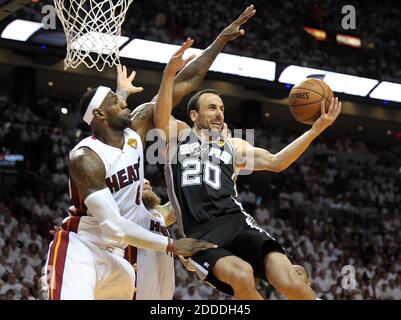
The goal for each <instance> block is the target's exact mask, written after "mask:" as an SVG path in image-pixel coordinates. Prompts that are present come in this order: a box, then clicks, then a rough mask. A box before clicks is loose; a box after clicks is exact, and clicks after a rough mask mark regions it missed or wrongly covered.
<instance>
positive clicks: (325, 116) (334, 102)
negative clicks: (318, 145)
mask: <svg viewBox="0 0 401 320" xmlns="http://www.w3.org/2000/svg"><path fill="white" fill-rule="evenodd" d="M324 104H325V103H324V101H322V103H321V115H320V117H319V118H318V119H317V120H316V121H315V122H314V123H313V125H312V129H311V130H312V131H313V132H314V133H315V134H316V135H319V134H321V133H322V132H323V131H324V130H326V129H327V127H328V126H331V125H332V124H333V122H334V121H335V120H336V119H337V117H338V115H339V114H340V112H341V102H338V98H332V99H331V102H330V106H329V110H328V111H327V112H326V108H325V106H324Z"/></svg>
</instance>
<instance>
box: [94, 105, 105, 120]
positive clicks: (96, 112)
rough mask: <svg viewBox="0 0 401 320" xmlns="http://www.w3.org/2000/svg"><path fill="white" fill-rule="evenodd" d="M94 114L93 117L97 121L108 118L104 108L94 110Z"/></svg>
mask: <svg viewBox="0 0 401 320" xmlns="http://www.w3.org/2000/svg"><path fill="white" fill-rule="evenodd" d="M92 112H93V117H95V118H97V119H100V120H103V119H105V118H106V115H105V114H104V112H103V110H102V108H96V109H93V111H92Z"/></svg>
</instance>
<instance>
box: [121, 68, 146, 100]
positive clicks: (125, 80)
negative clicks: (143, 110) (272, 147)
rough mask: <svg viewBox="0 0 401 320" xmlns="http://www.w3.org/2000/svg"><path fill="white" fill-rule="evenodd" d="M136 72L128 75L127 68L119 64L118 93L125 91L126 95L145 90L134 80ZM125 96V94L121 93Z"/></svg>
mask: <svg viewBox="0 0 401 320" xmlns="http://www.w3.org/2000/svg"><path fill="white" fill-rule="evenodd" d="M135 75H136V72H135V71H132V73H131V75H130V76H129V77H127V68H126V66H123V65H121V64H118V65H117V94H119V95H120V93H122V92H124V93H125V94H126V96H129V95H130V94H134V93H140V92H142V91H143V88H142V87H135V86H134V85H133V84H132V81H134V79H135ZM121 96H122V97H123V98H126V97H124V94H121Z"/></svg>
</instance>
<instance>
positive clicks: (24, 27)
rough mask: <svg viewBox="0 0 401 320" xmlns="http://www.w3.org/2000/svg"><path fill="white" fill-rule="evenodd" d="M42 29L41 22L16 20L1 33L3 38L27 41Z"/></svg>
mask: <svg viewBox="0 0 401 320" xmlns="http://www.w3.org/2000/svg"><path fill="white" fill-rule="evenodd" d="M40 28H42V24H41V23H39V22H32V21H26V20H21V19H16V20H14V21H12V22H10V23H9V24H8V25H7V27H6V28H5V29H4V30H3V32H2V33H1V38H3V39H10V40H16V41H27V40H28V39H29V37H30V36H32V35H33V34H34V33H35V32H36V31H38V30H39V29H40Z"/></svg>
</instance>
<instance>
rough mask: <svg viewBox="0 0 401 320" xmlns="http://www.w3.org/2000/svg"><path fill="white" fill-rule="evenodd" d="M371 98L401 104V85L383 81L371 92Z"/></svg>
mask: <svg viewBox="0 0 401 320" xmlns="http://www.w3.org/2000/svg"><path fill="white" fill-rule="evenodd" d="M369 97H371V98H373V99H381V100H391V101H395V102H401V84H399V83H394V82H387V81H383V82H381V83H380V84H379V85H378V86H377V87H376V88H375V89H374V90H373V91H372V92H371V94H370V95H369Z"/></svg>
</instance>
